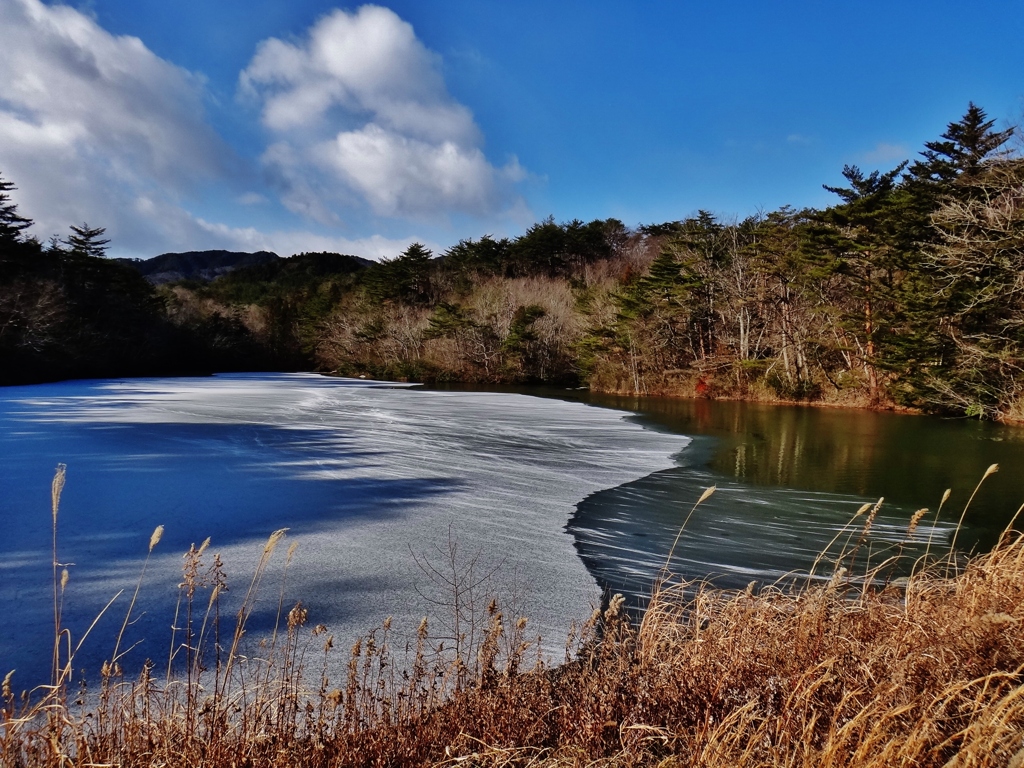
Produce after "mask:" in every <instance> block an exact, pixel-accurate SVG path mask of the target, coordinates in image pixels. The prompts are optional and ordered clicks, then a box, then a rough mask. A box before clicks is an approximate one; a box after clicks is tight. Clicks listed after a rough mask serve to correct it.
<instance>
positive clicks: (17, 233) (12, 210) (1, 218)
mask: <svg viewBox="0 0 1024 768" xmlns="http://www.w3.org/2000/svg"><path fill="white" fill-rule="evenodd" d="M15 189H17V187H15V186H14V184H12V183H11V182H9V181H6V180H5V179H4V178H3V175H0V245H8V244H10V243H16V242H19V241H20V240H21V233H22V232H23V231H24V230H26V229H28V228H29V227H31V226H32V221H31V219H26V218H25V217H24V216H19V215H18V206H17V204H16V203H13V202H11V196H10V195H9V194H8V193H9V192H13V191H14V190H15Z"/></svg>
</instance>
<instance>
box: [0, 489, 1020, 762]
mask: <svg viewBox="0 0 1024 768" xmlns="http://www.w3.org/2000/svg"><path fill="white" fill-rule="evenodd" d="M59 475H60V484H62V483H63V472H62V471H61V472H59ZM54 488H55V490H54V509H55V510H56V507H57V503H58V500H59V487H58V483H57V482H56V481H55V485H54ZM705 498H706V495H705ZM698 504H699V502H698ZM863 511H864V512H867V511H868V510H867V509H865V510H863ZM875 511H877V510H875ZM55 516H56V513H55ZM923 516H924V512H923V511H919V512H918V513H916V514H915V515H914V516H913V518H912V520H910V521H908V527H913V526H916V525H918V524H919V523H920V520H921V519H922V517H923ZM872 520H873V514H868V515H867V516H866V518H865V521H864V522H863V523H861V522H860V521H856V522H857V524H858V525H861V529H860V533H861V538H862V537H863V536H862V535H863V533H864V530H865V528H868V527H870V525H871V522H872ZM857 535H858V532H857V530H856V529H854V530H853V531H852V536H851V537H850V538H849V541H850V542H852V541H853V540H855V539H857ZM275 537H276V538H275ZM275 537H272V538H271V542H270V543H268V545H267V548H266V549H265V551H264V558H263V559H262V560H261V561H260V566H259V567H258V568H257V573H256V575H255V577H254V578H253V580H252V582H251V586H250V590H249V595H247V596H246V598H245V600H244V601H243V606H242V608H241V609H240V610H239V611H238V613H237V615H236V616H235V617H234V621H233V622H229V624H230V626H229V628H228V629H227V630H226V633H225V637H224V638H223V640H224V642H223V643H222V642H221V640H220V639H219V638H220V628H219V625H220V621H221V619H220V615H219V610H218V607H217V606H218V605H219V599H220V595H219V593H220V591H221V589H222V588H223V587H222V585H223V574H222V572H221V570H220V565H219V561H217V560H216V559H214V560H213V562H212V565H209V566H207V565H205V564H204V561H203V558H204V557H206V554H205V553H206V547H205V546H203V547H200V548H198V549H196V548H193V550H192V551H191V552H190V553H189V555H188V556H187V557H186V579H185V582H184V583H183V586H182V602H181V606H180V611H179V620H178V621H176V626H179V627H180V628H179V629H178V630H175V632H176V635H175V638H174V639H172V645H171V657H172V658H171V659H170V662H169V670H170V671H169V672H168V674H167V675H166V676H162V678H161V676H158V675H156V674H155V673H154V669H153V668H152V667H151V666H147V667H146V668H144V669H143V672H142V674H141V675H140V677H138V678H137V679H127V678H126V677H125V676H124V675H123V674H122V673H121V672H120V669H119V665H118V660H117V657H116V654H115V656H114V658H113V659H112V660H111V662H110V663H108V664H107V665H105V667H104V671H103V675H102V680H101V694H100V696H99V700H98V704H96V705H95V707H94V708H92V709H90V710H89V711H85V712H82V711H81V710H80V709H76V708H75V707H74V706H73V704H72V703H71V701H70V700H69V696H70V694H69V692H68V684H69V678H68V673H67V672H66V670H67V669H68V668H69V664H70V661H71V656H70V655H69V652H70V651H69V649H71V651H73V648H74V647H73V646H72V645H71V643H70V638H69V637H67V634H66V630H64V629H62V628H61V626H60V603H59V601H60V592H61V586H60V584H61V579H62V577H61V575H60V574H59V573H58V566H57V565H55V568H54V578H55V585H56V586H55V617H56V618H55V621H56V624H55V628H56V642H55V647H56V648H57V650H55V652H54V658H55V662H54V680H53V681H52V683H51V685H49V686H46V687H45V688H44V689H42V691H41V692H39V694H38V695H37V696H36V697H34V698H33V697H30V698H29V700H28V701H26V702H24V703H19V702H18V700H17V699H16V697H15V694H14V691H13V690H12V683H11V677H10V676H9V675H8V677H7V678H6V680H5V681H4V684H3V692H2V697H3V699H2V712H0V764H2V765H3V766H19V767H20V766H40V768H57V767H58V766H60V767H61V768H63V766H81V768H86V767H87V766H88V767H92V766H126V767H127V766H211V767H214V766H215V767H217V768H220V767H221V766H225V767H226V766H316V767H318V768H319V767H320V766H323V767H325V768H326V767H327V766H332V767H333V766H349V765H351V766H402V765H410V766H413V765H415V766H419V765H443V766H451V767H454V766H494V767H495V768H497V767H498V766H520V767H526V766H548V767H554V766H634V765H658V766H708V767H709V768H714V767H717V766H722V767H723V768H724V767H725V766H730V767H731V766H766V767H767V766H793V767H794V768H795V767H797V766H800V767H801V768H811V767H812V766H814V767H817V766H837V767H838V766H851V767H852V766H922V767H930V766H935V768H943V767H944V768H968V767H969V766H970V767H974V766H978V767H981V766H1000V767H1001V768H1003V767H1006V766H1010V767H1011V768H1021V766H1024V743H1022V738H1024V684H1022V683H1024V678H1022V673H1024V631H1022V630H1024V627H1022V621H1024V539H1022V537H1021V534H1019V533H1017V532H1015V531H1013V530H1012V529H1008V530H1007V531H1006V533H1004V535H1003V537H1002V538H1001V539H1000V542H999V545H998V546H997V548H996V549H995V550H994V551H992V552H990V553H988V554H985V555H981V556H978V557H975V558H974V559H973V560H971V561H969V562H967V563H966V564H963V563H961V564H960V565H959V566H958V565H957V563H955V562H954V561H952V560H950V559H946V560H943V561H941V562H934V563H930V564H929V563H918V564H917V567H916V568H915V569H914V572H913V573H912V575H911V576H910V577H909V578H907V579H897V580H895V581H890V579H889V578H888V576H887V575H886V574H887V573H888V572H889V571H888V568H889V566H890V565H891V563H886V564H883V565H882V566H880V567H879V568H877V569H875V570H874V571H873V572H872V573H869V574H866V575H864V576H861V577H860V578H857V579H854V578H851V577H850V576H849V575H848V572H847V568H846V566H845V565H844V563H845V564H846V565H849V564H850V563H852V562H854V561H855V558H856V549H857V544H853V545H852V546H850V547H847V546H844V547H843V548H842V550H841V551H840V553H839V555H838V556H836V555H834V554H829V555H828V557H825V558H822V560H821V561H819V563H816V566H817V565H819V564H820V562H825V561H826V560H831V565H832V567H833V569H834V570H833V575H832V577H831V579H828V580H827V581H823V582H814V581H812V580H808V583H807V585H806V586H804V587H803V588H801V589H797V590H789V591H785V590H782V589H779V588H767V589H763V590H761V591H758V590H757V589H756V588H755V587H754V586H753V585H752V586H751V587H750V588H748V589H747V590H746V591H743V592H739V593H736V592H725V591H721V590H714V589H710V588H707V587H704V586H701V585H699V584H692V583H678V582H672V581H671V580H669V579H668V578H666V579H664V580H663V581H662V583H661V585H660V588H659V589H658V590H657V591H656V594H655V595H654V598H653V600H652V602H651V605H650V608H649V610H648V611H647V613H646V614H645V616H644V619H643V621H642V622H641V624H640V626H639V627H637V628H634V627H632V626H631V625H630V623H629V621H628V618H627V617H626V616H625V614H624V613H623V611H622V600H621V598H615V599H613V600H612V601H611V604H610V605H609V607H608V608H607V610H605V611H604V612H603V613H601V612H597V613H595V615H594V616H593V617H592V618H591V620H590V621H589V622H588V623H587V624H586V625H585V626H584V627H583V628H582V630H581V631H580V632H579V633H578V634H577V635H576V636H575V638H573V639H571V640H570V642H569V644H568V645H567V653H566V661H565V663H564V664H563V665H561V666H559V667H557V668H553V669H552V668H544V667H543V666H542V665H541V664H540V663H539V662H533V663H532V665H531V664H529V663H527V658H528V654H530V652H531V644H530V643H528V642H526V641H525V639H524V635H525V622H524V621H523V620H521V619H520V620H515V621H510V622H509V626H507V627H506V625H505V620H504V618H503V616H502V613H501V610H500V608H499V606H498V605H497V603H494V602H492V603H491V605H490V606H489V608H488V610H487V612H486V616H484V617H481V620H482V621H484V622H486V629H485V630H484V631H482V632H481V633H480V637H479V639H478V641H476V642H475V643H473V644H472V647H471V648H468V647H466V646H465V645H463V646H460V651H459V653H458V654H457V655H456V654H453V653H452V651H451V650H450V649H451V648H452V646H451V645H450V644H449V647H448V649H445V647H444V645H443V644H442V643H435V642H433V641H432V640H431V638H430V634H429V632H428V627H427V623H426V621H424V623H423V624H422V625H421V627H420V631H419V632H418V634H417V637H416V638H415V639H414V640H411V641H410V642H409V643H404V642H403V643H402V645H403V646H404V647H406V648H407V649H408V655H407V656H406V657H401V656H400V655H399V656H398V657H396V654H395V652H394V650H393V642H394V641H393V639H392V638H391V636H390V624H389V622H385V624H384V626H383V627H382V628H381V629H380V630H377V631H375V632H373V633H371V634H370V635H368V636H367V637H366V638H365V639H364V640H363V641H361V642H360V643H357V644H356V646H355V647H354V648H353V649H352V650H351V653H350V656H349V663H348V675H347V679H346V680H345V681H342V682H341V684H340V685H339V686H338V687H334V686H333V683H332V682H331V681H330V680H328V679H327V675H326V671H325V670H326V669H327V665H326V661H325V660H326V658H327V654H329V653H331V645H332V642H331V639H330V635H329V634H328V633H327V631H326V628H324V627H322V626H317V627H314V628H313V629H312V630H309V629H307V627H306V613H305V610H304V609H303V608H302V607H301V605H296V606H295V607H294V608H292V609H291V611H290V612H288V613H287V614H286V615H285V617H284V619H283V624H282V627H281V628H282V636H280V637H278V636H277V635H276V634H275V636H274V637H273V638H271V639H270V640H269V641H268V643H267V644H266V645H265V647H264V648H263V651H262V654H261V658H254V657H252V658H245V657H242V656H240V655H238V652H237V648H238V642H237V641H238V638H239V637H240V636H241V633H242V632H243V631H244V626H245V621H246V618H247V611H250V610H251V605H252V599H254V595H255V594H256V591H258V589H259V588H260V581H261V579H262V575H263V570H264V569H265V567H266V563H267V561H268V559H269V558H270V556H271V555H272V554H273V548H274V545H275V544H276V543H277V540H278V539H279V538H280V536H279V535H277V534H275ZM156 538H158V537H156ZM838 538H839V537H837V539H838ZM857 540H858V541H859V539H857ZM154 545H155V543H154ZM900 553H902V548H900ZM54 562H55V563H57V558H56V549H55V555H54ZM669 562H670V561H669ZM452 566H453V567H454V566H455V563H454V562H453V563H452ZM190 573H191V576H190V575H189V574H190ZM201 592H202V594H203V595H204V597H203V599H202V600H199V599H198V595H199V594H200V593H201ZM207 592H208V593H209V594H208V596H205V595H206V593H207ZM282 594H283V591H282ZM194 602H195V606H194V605H193V603H194ZM279 604H280V605H281V606H282V609H281V612H282V613H284V611H283V602H280V603H279ZM193 607H195V612H193ZM130 610H131V609H129V613H130ZM310 643H315V644H316V645H315V646H311V645H310ZM311 648H312V649H313V650H315V651H316V652H317V653H320V654H322V656H321V658H322V659H323V660H324V661H323V663H322V664H317V665H314V664H311V663H310V662H309V661H308V658H309V656H307V654H310V653H311ZM315 666H319V667H320V673H319V674H311V673H310V672H309V667H315Z"/></svg>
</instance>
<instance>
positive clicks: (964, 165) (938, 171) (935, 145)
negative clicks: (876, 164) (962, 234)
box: [910, 102, 1014, 185]
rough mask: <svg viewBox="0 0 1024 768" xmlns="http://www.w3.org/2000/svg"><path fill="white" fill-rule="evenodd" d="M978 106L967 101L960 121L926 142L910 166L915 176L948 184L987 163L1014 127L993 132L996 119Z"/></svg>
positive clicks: (975, 173) (968, 177) (921, 179)
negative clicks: (934, 138)
mask: <svg viewBox="0 0 1024 768" xmlns="http://www.w3.org/2000/svg"><path fill="white" fill-rule="evenodd" d="M987 118H988V115H986V114H985V110H983V109H982V108H981V107H979V106H977V105H976V104H974V102H970V103H969V104H968V106H967V112H966V113H965V114H964V116H963V117H962V118H960V120H959V122H956V123H950V124H949V125H948V126H947V127H946V132H945V133H944V134H942V136H941V137H940V139H939V140H937V141H929V142H926V143H925V145H924V146H925V150H924V151H923V152H922V153H921V156H922V157H923V158H924V160H918V161H917V162H915V163H914V165H913V166H912V167H911V168H910V175H911V177H913V178H914V179H917V180H920V181H925V182H932V183H936V184H939V185H949V184H952V183H953V182H955V181H956V180H957V179H959V178H960V177H961V176H965V177H966V178H967V179H973V178H974V177H976V176H977V175H978V174H979V173H980V172H981V170H982V168H983V166H984V165H985V163H986V162H989V161H990V160H992V159H993V158H997V157H998V155H999V149H1000V148H1001V147H1002V146H1003V145H1004V144H1006V142H1007V141H1009V140H1010V138H1011V137H1012V136H1013V132H1014V131H1013V128H1007V129H1006V130H1005V131H994V130H993V129H992V128H993V126H994V125H995V120H989V119H987Z"/></svg>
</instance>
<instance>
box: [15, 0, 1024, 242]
mask: <svg viewBox="0 0 1024 768" xmlns="http://www.w3.org/2000/svg"><path fill="white" fill-rule="evenodd" d="M1020 11H1021V7H1020V4H1019V2H1002V3H1000V2H982V3H977V4H972V5H970V6H968V5H965V4H963V3H952V2H927V3H925V2H902V3H900V2H891V1H890V2H884V3H883V2H860V3H838V2H778V3H765V2H753V1H743V2H741V1H739V0H737V1H735V2H718V3H710V2H704V3H697V2H673V3H667V2H664V3H655V2H644V1H643V0H638V1H636V2H629V3H626V2H611V1H610V0H592V1H591V2H585V3H584V2H546V3H541V2H532V1H528V2H484V1H483V0H437V1H431V2H427V1H424V0H420V1H419V2H413V1H409V2H390V3H388V2H385V3H380V4H378V5H372V6H360V5H338V4H335V3H330V2H323V1H322V0H297V1H295V0H292V1H290V2H284V0H248V1H247V2H241V1H240V0H217V2H211V1H210V0H202V1H200V0H177V1H176V2H173V3H169V2H166V0H91V1H90V2H81V3H72V4H70V5H58V4H55V3H50V4H44V3H42V2H40V0H0V42H2V43H3V45H2V46H0V81H2V82H4V83H5V87H4V89H3V90H0V172H2V173H3V174H4V177H5V178H7V179H9V180H11V181H13V182H14V183H15V184H16V185H17V186H18V187H19V189H18V192H16V193H15V196H16V200H17V201H18V202H19V203H20V204H21V210H22V212H23V213H24V214H26V215H29V216H31V217H32V218H33V219H35V220H36V221H37V227H36V229H35V233H36V234H37V236H39V237H40V238H41V239H46V238H47V237H48V236H49V235H51V234H54V233H56V234H64V233H66V231H67V226H68V225H69V224H71V223H81V222H83V221H87V222H88V223H89V224H91V225H94V226H106V227H107V229H108V233H109V234H110V236H111V237H112V239H113V243H112V253H115V254H116V255H130V256H138V257H149V256H153V255H156V254H157V253H161V252H164V251H169V250H189V249H204V248H230V249H235V250H256V249H259V248H268V249H272V250H276V251H277V252H278V253H281V254H282V255H290V254H291V253H294V252H297V251H301V250H324V249H327V250H339V251H343V252H349V253H357V254H360V255H364V256H369V257H379V256H382V255H394V254H395V253H397V252H399V251H400V250H401V249H402V248H404V247H405V245H407V244H408V243H409V242H412V241H413V240H420V241H422V242H426V243H427V244H428V245H430V246H431V247H433V248H435V249H437V250H440V249H443V248H444V247H447V246H448V245H451V244H452V243H454V242H456V241H457V240H459V239H460V238H462V237H478V236H480V235H482V234H485V233H493V234H496V235H515V234H518V233H520V232H522V231H523V230H524V229H525V228H526V227H527V226H528V225H529V224H530V223H531V222H533V221H536V220H538V219H540V218H543V217H545V216H547V215H549V214H551V215H553V216H554V217H555V219H557V220H559V221H564V220H568V219H572V218H580V219H584V220H589V219H592V218H607V217H616V218H619V219H622V220H623V221H624V222H625V223H626V224H628V225H635V224H639V223H648V222H660V221H668V220H674V219H678V218H682V217H686V216H688V215H691V214H693V213H694V212H695V211H696V210H698V209H700V208H704V209H709V210H712V211H715V212H717V213H719V214H720V215H722V216H724V217H726V218H730V217H737V216H738V217H742V216H745V215H748V214H750V213H753V212H755V211H757V210H758V209H772V208H775V207H778V206H780V205H784V204H791V205H795V206H823V205H826V204H828V203H829V202H830V197H831V196H830V195H829V194H828V193H827V192H825V191H824V190H823V189H822V187H821V185H822V184H823V183H829V184H836V183H839V182H840V181H841V176H840V173H841V170H842V167H843V165H844V164H846V163H855V164H858V165H861V166H862V167H864V168H866V169H874V168H882V169H888V168H890V167H892V166H893V165H895V164H896V163H897V162H899V161H900V160H901V159H904V158H909V157H912V156H914V155H915V153H916V152H917V151H919V150H920V148H921V145H922V144H923V142H925V141H927V140H930V139H933V138H936V137H937V136H938V135H939V134H940V133H941V132H942V131H943V130H944V128H945V126H946V124H947V123H948V122H950V121H952V120H955V119H957V118H958V117H959V116H960V115H961V114H962V113H963V112H964V110H965V109H966V107H967V103H968V102H969V101H971V100H973V101H974V102H976V103H978V104H979V105H981V106H982V107H984V108H985V109H986V110H987V111H988V113H989V115H990V116H992V117H995V118H997V119H998V120H999V123H1000V125H1002V124H1003V123H1004V122H1006V121H1010V122H1019V120H1020V118H1021V116H1022V114H1024V45H1022V44H1021V41H1022V40H1024V14H1022V13H1021V12H1020Z"/></svg>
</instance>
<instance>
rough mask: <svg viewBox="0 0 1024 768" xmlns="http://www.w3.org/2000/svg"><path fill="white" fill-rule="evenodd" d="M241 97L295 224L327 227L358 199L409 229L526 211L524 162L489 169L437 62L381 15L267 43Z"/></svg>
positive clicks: (349, 18)
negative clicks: (414, 222) (447, 218)
mask: <svg viewBox="0 0 1024 768" xmlns="http://www.w3.org/2000/svg"><path fill="white" fill-rule="evenodd" d="M240 90H241V92H242V93H243V94H244V95H245V96H247V97H248V98H250V99H253V100H255V101H256V103H258V104H259V105H260V108H261V117H262V121H263V124H264V125H265V126H266V127H267V128H268V129H269V130H270V131H271V132H272V133H273V134H274V135H275V136H276V137H277V139H276V140H275V142H274V144H273V145H272V146H271V147H270V148H269V149H268V150H267V152H266V153H265V154H264V157H263V161H264V164H265V166H266V167H267V169H268V171H269V172H270V174H271V176H272V178H274V179H275V180H276V181H277V182H278V184H279V186H280V187H281V188H282V190H283V192H282V200H283V202H284V203H285V205H286V206H287V207H288V208H289V209H290V210H292V211H294V212H296V213H300V214H302V215H304V216H307V217H309V218H312V219H314V220H316V221H321V222H324V223H326V222H328V221H331V220H334V219H335V218H336V214H335V213H334V212H333V210H332V209H333V207H336V206H338V205H351V204H352V203H353V202H354V199H357V200H359V201H362V202H363V203H365V204H366V205H367V206H369V208H370V209H371V210H372V211H373V212H374V213H376V214H377V215H381V216H389V217H414V218H425V217H429V216H437V215H444V214H447V213H468V214H473V215H478V216H483V215H488V214H492V213H495V212H499V211H502V210H504V209H507V208H510V207H514V206H516V205H517V204H518V203H519V201H518V200H517V196H516V195H515V192H514V184H515V183H516V182H517V181H519V180H521V179H522V177H523V175H524V174H523V171H522V169H521V168H520V166H519V164H518V162H517V161H516V160H515V159H512V160H511V161H510V162H509V163H508V164H507V165H506V166H505V167H504V168H496V167H495V166H493V165H492V164H491V163H490V162H489V161H488V160H487V158H486V157H485V156H484V153H483V150H482V146H481V145H482V137H481V134H480V130H479V129H478V127H477V126H476V123H475V122H474V121H473V116H472V114H471V113H470V111H469V110H468V109H467V108H466V107H465V106H463V105H462V104H459V103H458V102H456V101H455V100H454V99H453V98H452V97H451V95H450V94H449V93H448V91H447V89H446V87H445V84H444V79H443V77H442V76H441V63H440V59H439V57H438V56H437V55H436V54H434V53H433V52H431V51H429V50H428V49H427V48H426V47H425V46H424V45H423V43H422V42H420V41H419V39H417V37H416V34H415V32H414V31H413V28H412V27H411V26H410V25H409V24H408V23H406V22H404V21H402V19H400V18H399V17H398V16H397V15H395V14H394V13H393V12H392V11H390V10H388V9H386V8H380V7H377V6H372V5H367V6H363V7H361V8H359V9H358V10H357V11H355V12H352V13H348V12H346V11H342V10H337V11H334V12H332V13H330V14H329V15H327V16H325V17H323V18H322V19H320V20H319V21H318V22H317V23H316V24H315V25H314V26H313V27H312V28H311V29H310V31H309V34H308V36H307V37H306V38H305V39H303V40H301V41H296V42H285V41H282V40H279V39H276V38H271V39H269V40H265V41H263V42H262V43H261V44H260V45H259V47H258V49H257V51H256V54H255V56H254V57H253V59H252V61H251V62H250V63H249V66H248V67H247V68H246V69H245V71H243V72H242V74H241V77H240ZM329 204H333V206H332V208H328V205H329Z"/></svg>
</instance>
